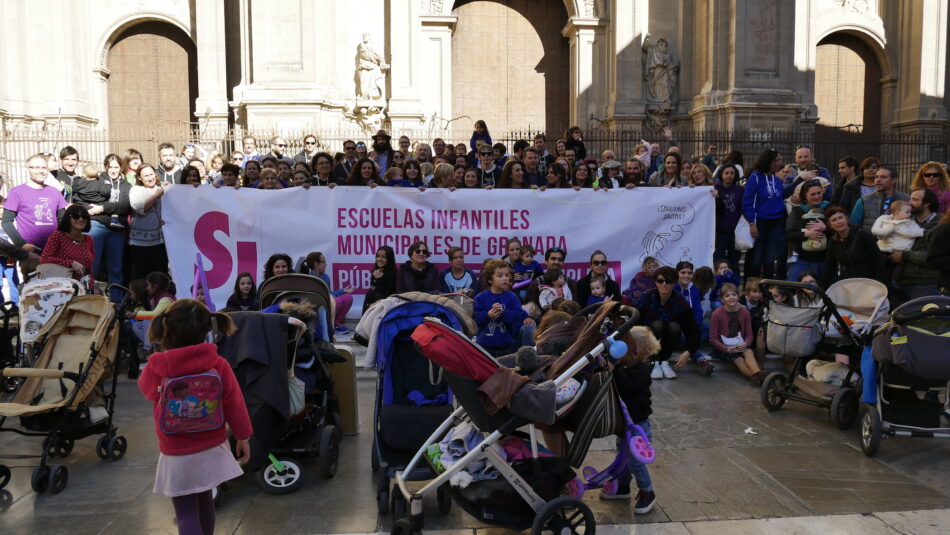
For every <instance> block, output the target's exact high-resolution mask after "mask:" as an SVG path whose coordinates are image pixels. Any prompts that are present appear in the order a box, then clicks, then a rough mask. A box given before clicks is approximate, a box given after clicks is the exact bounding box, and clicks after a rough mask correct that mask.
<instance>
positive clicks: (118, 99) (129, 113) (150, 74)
mask: <svg viewBox="0 0 950 535" xmlns="http://www.w3.org/2000/svg"><path fill="white" fill-rule="evenodd" d="M106 65H107V67H108V69H109V71H110V74H109V80H108V102H109V130H110V132H111V133H112V134H111V137H112V138H113V139H118V138H120V137H125V136H132V135H133V133H137V134H138V135H139V136H141V135H142V134H144V133H146V132H147V133H148V134H146V135H149V136H150V137H154V138H155V139H162V140H166V139H167V140H169V141H178V140H183V139H184V138H183V137H182V136H183V135H184V134H186V133H187V132H188V129H189V125H190V123H193V122H194V121H195V118H194V114H193V110H194V102H195V98H197V96H198V76H197V57H196V52H195V45H194V43H193V42H192V41H191V39H190V38H189V37H188V36H187V35H186V34H185V33H184V32H182V31H181V30H180V29H178V28H176V27H175V26H173V25H172V24H168V23H166V22H158V21H147V22H142V23H139V24H136V25H134V26H132V27H130V28H129V29H127V30H125V31H124V32H123V33H122V35H120V36H119V37H118V38H117V39H116V40H115V42H114V43H113V45H112V46H111V47H110V48H109V53H108V56H107V63H106ZM123 148H125V147H123Z"/></svg>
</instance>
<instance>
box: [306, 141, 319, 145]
mask: <svg viewBox="0 0 950 535" xmlns="http://www.w3.org/2000/svg"><path fill="white" fill-rule="evenodd" d="M303 144H304V145H316V144H317V142H316V141H304V142H303Z"/></svg>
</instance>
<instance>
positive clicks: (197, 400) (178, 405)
mask: <svg viewBox="0 0 950 535" xmlns="http://www.w3.org/2000/svg"><path fill="white" fill-rule="evenodd" d="M223 398H224V387H223V383H222V382H221V376H220V375H218V373H217V372H215V371H214V370H208V371H205V372H201V373H196V374H193V375H182V376H180V377H166V378H165V379H164V380H163V381H162V389H161V399H159V405H160V406H161V409H162V412H161V417H160V418H159V423H158V427H159V429H161V431H162V432H163V433H165V434H169V435H174V434H179V433H200V432H202V431H212V430H214V429H218V428H220V427H221V426H223V425H224V412H223V410H222V408H221V401H222V399H223Z"/></svg>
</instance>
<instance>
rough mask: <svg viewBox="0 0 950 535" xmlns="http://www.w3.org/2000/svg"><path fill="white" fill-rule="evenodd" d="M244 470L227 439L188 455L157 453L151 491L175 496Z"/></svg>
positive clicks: (208, 487)
mask: <svg viewBox="0 0 950 535" xmlns="http://www.w3.org/2000/svg"><path fill="white" fill-rule="evenodd" d="M243 474H244V471H243V470H241V465H240V464H238V462H237V461H236V460H235V459H234V455H232V454H231V447H230V446H229V445H228V442H227V441H224V442H222V443H221V444H218V445H217V446H215V447H213V448H210V449H207V450H204V451H199V452H198V453H191V454H188V455H165V454H164V453H162V454H160V455H159V456H158V466H157V467H156V468H155V487H154V488H153V489H152V492H154V493H155V494H161V495H163V496H168V497H169V498H174V497H176V496H185V495H187V494H197V493H199V492H204V491H206V490H211V489H213V488H215V487H217V486H218V485H220V484H221V483H224V482H225V481H228V480H229V479H234V478H236V477H239V476H241V475H243Z"/></svg>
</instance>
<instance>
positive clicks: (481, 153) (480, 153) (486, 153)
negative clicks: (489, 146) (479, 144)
mask: <svg viewBox="0 0 950 535" xmlns="http://www.w3.org/2000/svg"><path fill="white" fill-rule="evenodd" d="M478 155H479V156H491V153H490V152H479V153H478Z"/></svg>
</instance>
